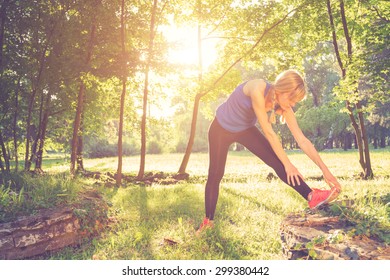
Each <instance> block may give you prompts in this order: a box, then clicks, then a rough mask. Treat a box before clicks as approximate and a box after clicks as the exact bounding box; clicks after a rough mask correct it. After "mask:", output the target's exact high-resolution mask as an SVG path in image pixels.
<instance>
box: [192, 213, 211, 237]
mask: <svg viewBox="0 0 390 280" xmlns="http://www.w3.org/2000/svg"><path fill="white" fill-rule="evenodd" d="M213 227H214V222H213V221H212V220H210V219H209V218H207V217H205V218H204V219H203V222H202V223H201V224H200V226H199V229H198V230H197V231H196V235H199V234H200V233H201V232H203V231H204V230H206V229H210V228H213Z"/></svg>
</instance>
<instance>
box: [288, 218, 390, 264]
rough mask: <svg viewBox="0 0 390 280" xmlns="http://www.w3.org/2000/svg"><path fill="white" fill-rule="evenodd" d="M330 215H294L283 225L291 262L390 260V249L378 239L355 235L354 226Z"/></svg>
mask: <svg viewBox="0 0 390 280" xmlns="http://www.w3.org/2000/svg"><path fill="white" fill-rule="evenodd" d="M324 213H326V212H323V211H322V212H321V211H316V212H313V211H306V212H303V213H292V214H290V215H288V216H287V218H286V219H285V220H284V221H283V223H282V225H281V239H282V244H283V252H284V254H285V256H286V257H287V259H293V260H296V259H321V260H326V259H330V260H341V259H342V260H390V246H388V245H386V244H385V243H384V242H381V241H380V240H379V239H378V238H374V237H368V236H366V235H351V234H349V233H350V232H352V231H353V229H354V226H353V225H351V224H350V223H349V222H348V221H346V220H343V219H342V218H340V217H339V216H327V215H326V214H324Z"/></svg>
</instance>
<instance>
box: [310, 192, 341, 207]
mask: <svg viewBox="0 0 390 280" xmlns="http://www.w3.org/2000/svg"><path fill="white" fill-rule="evenodd" d="M339 194H340V193H339V192H338V191H337V189H336V188H332V189H331V192H330V194H329V196H328V197H327V198H326V199H324V200H323V201H321V202H320V203H318V204H317V205H316V206H314V207H313V208H312V209H313V210H314V209H317V208H318V207H320V206H321V205H324V204H327V203H329V202H332V201H333V200H335V199H336V198H337V197H338V196H339Z"/></svg>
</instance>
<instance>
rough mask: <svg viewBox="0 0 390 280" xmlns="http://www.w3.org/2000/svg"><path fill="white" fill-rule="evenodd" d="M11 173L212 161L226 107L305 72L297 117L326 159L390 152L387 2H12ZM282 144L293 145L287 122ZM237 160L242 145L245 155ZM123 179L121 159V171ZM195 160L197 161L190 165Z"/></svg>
mask: <svg viewBox="0 0 390 280" xmlns="http://www.w3.org/2000/svg"><path fill="white" fill-rule="evenodd" d="M0 11H1V12H0V15H1V22H0V24H1V25H0V36H1V37H0V45H1V47H0V89H1V93H0V96H1V105H0V106H1V107H0V109H1V110H0V112H1V116H0V145H1V153H0V159H1V160H0V167H1V170H2V172H5V171H9V170H10V169H11V167H10V166H11V164H10V161H11V160H12V161H13V162H14V164H13V166H14V167H13V168H14V169H15V170H22V169H23V170H26V171H28V170H31V169H34V170H36V171H42V170H41V169H42V158H43V156H44V155H45V154H46V153H55V152H59V153H65V154H67V155H69V159H70V170H71V172H72V173H73V172H75V170H79V169H83V158H84V157H92V158H93V157H106V156H118V157H120V156H121V155H140V157H141V159H142V160H141V161H142V162H141V166H140V171H139V175H140V176H141V177H142V174H143V173H144V169H145V155H146V153H172V152H176V153H185V155H186V156H185V158H184V159H183V164H184V165H183V164H182V166H181V167H180V172H184V171H185V165H186V163H185V161H186V157H187V158H189V154H190V153H191V152H192V151H193V152H207V129H208V125H209V122H210V120H211V118H212V116H213V113H214V110H215V108H216V106H217V105H218V104H219V103H220V102H221V100H223V98H225V97H226V96H227V95H228V94H229V93H230V92H231V91H232V89H234V87H235V86H236V85H237V84H238V83H239V82H240V81H243V80H247V79H250V78H263V79H266V80H270V81H272V80H273V79H274V78H275V76H276V75H277V74H278V73H279V72H280V71H282V70H286V69H288V68H294V69H298V70H300V71H302V72H303V73H305V77H306V80H307V83H308V88H309V96H308V98H307V99H306V100H305V101H304V102H303V103H302V104H300V105H299V107H298V108H297V111H296V114H297V116H298V119H299V122H300V125H301V127H302V130H303V132H304V133H305V135H307V136H308V137H309V138H310V139H311V140H312V141H313V143H314V144H315V146H316V147H317V148H318V149H319V150H322V149H333V148H343V149H345V150H347V149H354V148H356V149H359V153H360V159H359V161H360V163H361V165H362V168H363V172H364V176H366V177H370V176H371V173H372V171H371V170H370V160H369V149H370V148H372V147H373V148H384V147H386V146H388V145H389V144H390V138H389V136H390V133H389V132H390V130H389V104H390V103H389V87H388V75H389V73H388V71H389V69H388V66H389V48H388V46H389V35H388V34H389V4H388V3H387V2H386V1H376V0H364V1H363V0H362V1H330V0H326V1H308V0H306V1H297V0H292V1H289V0H286V1H239V0H228V1H225V0H224V1H201V0H197V1H178V0H175V1H168V0H166V1H163V0H161V1H157V0H155V1H141V0H139V1H104V0H93V1H92V0H88V1H71V0H69V1H68V0H50V1H15V0H3V1H2V2H1V10H0ZM279 126H280V129H279V135H280V138H281V139H282V143H283V146H284V147H285V148H288V149H294V148H296V144H295V142H294V140H293V139H292V138H291V136H290V134H289V132H288V131H287V129H285V126H283V125H279ZM237 148H238V149H239V148H240V147H237ZM118 161H119V163H118V171H119V170H120V168H121V166H120V162H121V159H119V160H118ZM187 161H188V159H187Z"/></svg>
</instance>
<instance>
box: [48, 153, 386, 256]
mask: <svg viewBox="0 0 390 280" xmlns="http://www.w3.org/2000/svg"><path fill="white" fill-rule="evenodd" d="M289 154H290V158H291V160H292V162H293V163H294V164H295V165H296V166H297V167H298V169H299V170H300V171H301V173H302V174H303V175H304V176H305V177H306V178H307V182H308V184H309V185H310V186H311V187H316V188H326V184H325V183H324V182H323V181H322V180H318V177H320V176H321V172H320V170H319V169H318V168H317V167H316V166H315V165H314V164H313V163H312V162H311V161H310V160H309V159H308V158H307V157H306V156H305V155H304V154H302V153H300V152H289ZM321 156H322V158H323V159H324V161H325V163H326V164H327V165H328V166H329V168H330V169H331V171H332V172H333V173H334V175H335V176H336V177H338V178H339V179H340V183H341V184H342V187H343V192H342V194H341V195H340V199H345V198H348V199H354V200H355V201H356V204H355V206H354V207H355V211H356V213H358V214H356V217H355V218H356V219H357V222H358V223H360V224H358V226H357V230H360V231H362V234H367V235H369V234H370V230H371V234H375V232H376V231H375V229H377V231H380V232H381V233H384V234H385V235H387V236H385V237H384V240H387V241H388V239H386V238H389V233H390V221H389V215H390V209H389V208H390V207H389V205H390V204H389V201H390V199H389V194H390V173H389V171H388V167H389V166H390V150H389V149H385V150H383V149H382V150H373V151H372V162H373V169H374V174H375V175H376V178H375V179H374V180H370V181H363V180H360V179H356V175H357V174H358V173H359V172H360V171H361V170H360V167H359V163H358V157H357V156H358V155H357V152H356V151H350V152H344V151H338V152H322V153H321ZM181 159H182V155H179V154H167V155H148V156H147V160H146V170H148V171H163V172H176V171H177V169H178V167H179V165H180V162H181ZM45 164H46V165H45V170H46V171H48V172H50V173H58V172H62V171H66V170H68V165H67V163H66V162H65V161H64V160H54V161H53V160H50V162H49V161H46V163H45ZM116 164H117V162H116V159H115V158H108V159H86V160H85V167H86V169H88V170H90V171H113V172H114V171H115V170H116ZM138 168H139V157H128V158H125V159H124V173H132V174H136V173H137V171H138ZM207 169H208V155H207V154H193V155H192V156H191V159H190V162H189V165H188V169H187V171H188V172H189V173H190V179H189V180H188V181H183V182H181V183H178V184H175V185H158V184H153V185H151V186H139V185H132V184H129V185H125V186H123V187H121V188H113V187H111V188H107V187H104V186H102V185H100V186H94V185H93V184H92V181H90V180H84V181H83V180H82V181H80V184H85V186H87V187H94V188H98V189H99V190H100V191H101V192H102V193H103V194H104V196H105V197H106V199H107V200H108V201H110V203H111V204H112V206H111V208H110V216H112V217H113V218H114V219H115V220H116V223H114V224H113V225H111V227H110V228H108V229H107V230H106V231H104V232H102V233H101V235H100V236H99V237H96V238H94V239H93V240H91V241H89V242H86V243H84V244H83V245H81V247H79V248H67V249H64V250H62V251H61V252H59V253H55V254H52V255H51V256H47V258H52V259H115V260H116V259H147V260H150V259H156V260H161V259H164V260H168V259H169V260H170V259H184V260H186V259H193V260H197V259H236V260H238V259H251V260H254V259H264V260H269V259H270V260H277V259H283V258H284V257H283V254H282V247H281V240H280V232H279V229H280V224H281V222H282V221H283V219H284V218H285V217H286V215H287V214H288V213H290V212H295V211H302V210H304V209H305V208H307V203H306V201H305V200H303V199H302V198H301V197H300V196H299V195H298V194H297V193H295V192H294V190H293V189H292V188H290V187H289V186H286V185H285V184H284V183H283V182H281V181H280V180H272V181H267V180H266V177H267V175H268V173H269V172H271V171H272V170H271V169H270V168H269V167H267V166H266V165H265V164H264V163H262V162H261V161H260V160H258V159H257V158H256V157H254V156H253V155H251V154H250V153H248V152H230V154H229V156H228V162H227V166H226V172H225V177H224V180H223V181H222V184H221V191H220V199H219V202H218V206H217V212H216V217H215V219H216V227H215V229H213V230H212V231H208V232H206V233H205V234H202V235H201V236H196V235H195V230H196V228H197V227H198V225H199V223H200V222H201V220H202V218H203V215H204V185H205V180H206V176H207ZM374 198H382V200H378V199H374ZM383 201H384V203H383ZM366 227H367V228H368V231H366V232H365V228H366ZM167 239H168V240H172V241H175V242H176V244H175V245H170V244H168V242H167V241H164V240H167ZM384 242H385V241H384Z"/></svg>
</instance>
